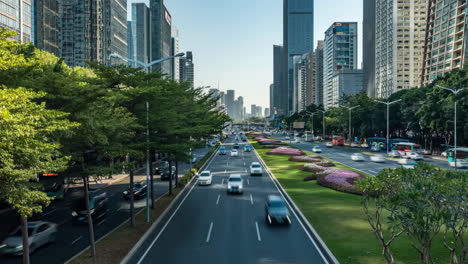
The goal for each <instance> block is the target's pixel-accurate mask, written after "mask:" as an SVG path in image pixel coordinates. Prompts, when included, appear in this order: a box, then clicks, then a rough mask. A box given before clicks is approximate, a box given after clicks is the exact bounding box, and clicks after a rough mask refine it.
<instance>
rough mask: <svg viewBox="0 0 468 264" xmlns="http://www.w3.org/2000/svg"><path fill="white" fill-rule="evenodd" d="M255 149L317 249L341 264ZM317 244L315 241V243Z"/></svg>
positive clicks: (334, 262) (329, 258)
mask: <svg viewBox="0 0 468 264" xmlns="http://www.w3.org/2000/svg"><path fill="white" fill-rule="evenodd" d="M253 149H254V150H255V155H256V156H257V158H258V160H259V161H260V162H261V163H262V165H263V166H264V167H265V169H266V171H267V172H268V174H269V175H270V177H271V179H272V180H273V183H274V184H275V185H276V187H277V188H278V190H280V193H281V194H282V196H283V197H285V198H286V200H287V202H288V203H289V205H290V206H291V207H292V208H293V210H294V211H295V213H296V214H297V215H298V216H299V217H298V218H299V219H300V221H301V222H302V223H303V224H305V227H307V229H308V230H307V231H309V234H311V235H312V237H313V240H315V242H317V244H316V246H318V247H317V249H318V250H319V253H321V255H322V253H323V255H322V256H323V257H324V258H326V261H328V262H330V263H333V264H339V263H340V262H339V261H338V259H336V257H335V256H334V255H333V253H332V252H331V250H330V249H329V248H328V247H327V245H326V244H325V242H324V241H323V240H322V239H321V238H320V236H319V234H318V233H317V231H315V229H314V228H313V227H312V225H311V224H310V223H309V221H308V220H307V218H306V217H305V216H304V214H302V212H301V210H300V209H299V207H298V206H297V205H296V204H295V203H294V201H293V200H292V198H291V197H290V196H289V194H288V193H287V192H286V191H285V190H284V189H283V186H282V185H281V184H280V183H279V181H278V179H277V178H276V176H275V175H274V174H273V172H271V170H270V168H269V167H268V166H267V165H266V163H265V161H264V160H263V159H262V157H261V156H260V155H258V153H257V150H256V149H255V148H253ZM314 244H315V243H314Z"/></svg>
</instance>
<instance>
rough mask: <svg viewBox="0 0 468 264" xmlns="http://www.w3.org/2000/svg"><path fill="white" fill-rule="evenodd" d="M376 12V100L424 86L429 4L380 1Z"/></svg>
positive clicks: (421, 0) (423, 0)
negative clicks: (423, 75) (423, 70)
mask: <svg viewBox="0 0 468 264" xmlns="http://www.w3.org/2000/svg"><path fill="white" fill-rule="evenodd" d="M375 10H376V13H375V97H379V98H387V97H388V96H390V95H391V94H392V93H394V92H397V91H400V90H402V89H408V88H413V87H418V86H419V85H420V84H421V80H422V78H421V75H422V69H423V53H424V42H425V37H426V33H425V31H426V22H427V10H428V0H408V1H399V0H379V1H376V4H375ZM447 19H448V17H447Z"/></svg>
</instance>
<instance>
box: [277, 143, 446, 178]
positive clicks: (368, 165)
mask: <svg viewBox="0 0 468 264" xmlns="http://www.w3.org/2000/svg"><path fill="white" fill-rule="evenodd" d="M274 137H275V138H277V139H279V140H282V141H284V142H285V143H287V144H290V145H292V146H294V147H297V148H299V149H302V150H306V151H312V147H313V146H315V145H319V146H320V148H321V149H322V153H318V155H321V156H323V157H326V158H329V159H332V160H334V161H337V162H340V163H343V164H345V165H347V166H350V167H352V168H355V169H358V170H361V171H363V172H365V173H368V174H371V175H377V174H378V173H379V172H380V171H381V170H383V169H385V168H400V167H401V165H399V164H398V163H397V161H396V160H391V159H386V160H385V162H384V163H375V162H372V161H371V160H370V155H368V154H365V153H362V152H371V151H370V149H368V148H365V149H362V148H354V149H350V148H349V147H338V146H333V147H331V148H327V147H326V146H325V144H321V143H315V142H305V141H303V139H301V142H300V143H293V141H291V143H290V141H289V140H286V139H285V137H286V136H278V135H276V136H274ZM291 139H293V138H291ZM356 152H360V153H362V154H363V155H364V158H365V161H364V162H360V161H352V160H351V154H352V153H356ZM376 154H383V155H384V156H385V154H384V151H381V152H377V153H376ZM418 162H426V163H429V164H432V165H434V166H437V167H441V168H445V169H453V168H450V167H449V165H448V163H447V161H441V160H435V159H431V158H427V157H426V158H425V160H424V161H418Z"/></svg>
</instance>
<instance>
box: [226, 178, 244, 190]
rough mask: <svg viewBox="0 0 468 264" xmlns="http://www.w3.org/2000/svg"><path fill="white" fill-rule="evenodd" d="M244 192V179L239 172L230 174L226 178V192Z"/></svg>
mask: <svg viewBox="0 0 468 264" xmlns="http://www.w3.org/2000/svg"><path fill="white" fill-rule="evenodd" d="M243 192H244V180H243V179H242V177H241V175H240V174H231V175H230V176H229V179H228V184H227V193H228V194H229V193H240V194H242V193H243Z"/></svg>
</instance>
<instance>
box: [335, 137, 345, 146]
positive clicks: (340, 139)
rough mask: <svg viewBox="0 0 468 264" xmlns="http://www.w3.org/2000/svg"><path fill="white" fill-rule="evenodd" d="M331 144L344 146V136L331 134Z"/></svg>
mask: <svg viewBox="0 0 468 264" xmlns="http://www.w3.org/2000/svg"><path fill="white" fill-rule="evenodd" d="M332 144H333V146H344V137H337V136H333V139H332Z"/></svg>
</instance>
